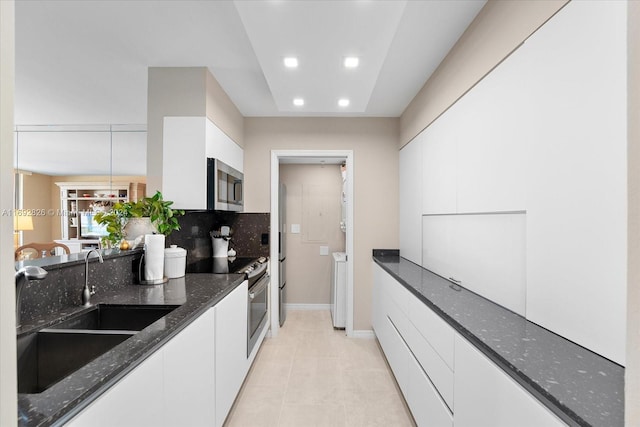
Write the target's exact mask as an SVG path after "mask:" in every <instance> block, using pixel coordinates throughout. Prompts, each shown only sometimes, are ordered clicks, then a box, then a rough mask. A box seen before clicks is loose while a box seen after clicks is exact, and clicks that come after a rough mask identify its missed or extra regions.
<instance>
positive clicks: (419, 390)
mask: <svg viewBox="0 0 640 427" xmlns="http://www.w3.org/2000/svg"><path fill="white" fill-rule="evenodd" d="M407 362H408V364H407V371H408V377H409V381H408V383H409V384H408V390H407V392H406V393H405V399H406V400H407V404H408V405H409V408H411V413H412V414H413V418H414V420H415V421H416V424H418V425H419V426H430V427H452V426H453V417H452V414H451V412H450V411H449V409H448V408H447V407H446V406H445V405H444V403H443V402H442V400H441V398H440V394H439V393H438V389H436V388H435V387H434V385H433V383H432V382H431V380H430V379H429V377H428V376H427V374H426V373H425V372H424V371H423V369H422V366H421V365H420V363H418V361H417V360H416V359H415V358H414V357H411V356H409V358H408V361H407Z"/></svg>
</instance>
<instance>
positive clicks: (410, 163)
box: [399, 134, 424, 264]
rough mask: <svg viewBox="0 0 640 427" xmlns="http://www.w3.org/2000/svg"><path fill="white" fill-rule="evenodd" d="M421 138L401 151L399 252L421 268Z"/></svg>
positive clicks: (418, 137)
mask: <svg viewBox="0 0 640 427" xmlns="http://www.w3.org/2000/svg"><path fill="white" fill-rule="evenodd" d="M423 139H424V136H423V134H420V135H418V136H416V137H415V139H414V140H413V141H411V142H410V143H409V144H407V145H405V146H404V147H403V148H402V150H400V189H399V197H400V252H401V253H402V256H403V257H404V258H406V259H408V260H409V261H412V262H414V263H416V264H420V261H421V259H422V240H421V239H420V233H419V232H418V230H420V229H421V228H422V144H423Z"/></svg>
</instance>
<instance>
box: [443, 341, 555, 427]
mask: <svg viewBox="0 0 640 427" xmlns="http://www.w3.org/2000/svg"><path fill="white" fill-rule="evenodd" d="M455 353H456V356H455V359H456V362H455V364H456V373H455V387H454V390H455V393H454V399H455V402H456V407H455V412H454V424H455V426H456V427H466V426H469V427H485V426H486V427H501V426H504V427H512V426H518V427H555V426H564V425H565V424H564V423H563V422H562V421H561V420H560V419H559V418H558V417H557V416H556V415H554V414H553V413H552V412H551V411H550V410H549V409H547V408H546V407H545V406H543V405H542V404H541V403H540V402H539V401H538V400H537V399H536V398H534V397H533V396H532V395H531V394H529V393H528V392H527V391H526V390H524V389H523V388H522V386H520V385H519V384H517V383H516V382H515V381H514V380H513V379H512V378H511V377H510V376H509V375H507V374H506V373H505V372H504V371H502V370H501V369H500V368H498V367H497V366H496V365H495V364H494V363H493V362H491V361H490V360H489V359H488V358H487V357H486V356H484V355H483V354H482V353H480V351H478V350H477V349H476V348H475V347H473V346H472V345H471V344H470V343H469V342H468V341H467V340H466V339H464V338H462V337H460V336H456V351H455Z"/></svg>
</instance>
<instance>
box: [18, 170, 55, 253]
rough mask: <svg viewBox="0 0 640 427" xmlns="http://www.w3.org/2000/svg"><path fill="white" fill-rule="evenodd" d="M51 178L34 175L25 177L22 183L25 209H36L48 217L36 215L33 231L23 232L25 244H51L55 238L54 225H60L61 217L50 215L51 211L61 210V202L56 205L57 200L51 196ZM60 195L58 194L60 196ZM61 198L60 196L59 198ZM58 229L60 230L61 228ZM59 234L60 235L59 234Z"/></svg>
mask: <svg viewBox="0 0 640 427" xmlns="http://www.w3.org/2000/svg"><path fill="white" fill-rule="evenodd" d="M51 178H52V177H51V176H49V175H41V174H37V173H33V174H31V175H24V178H23V181H22V185H23V188H22V204H23V207H24V209H34V210H35V212H45V213H46V215H35V216H34V217H33V231H24V232H23V240H22V241H23V242H24V243H32V242H38V243H39V242H50V241H52V240H53V239H54V238H56V239H59V238H60V237H54V234H53V231H54V230H55V229H56V227H55V226H54V224H59V223H60V221H59V217H57V216H54V215H49V213H50V212H49V210H50V209H59V208H60V201H59V199H58V203H57V204H56V203H55V200H56V199H55V198H54V197H53V195H52V194H51ZM59 194H60V193H56V195H59ZM58 197H59V196H58ZM57 228H60V227H59V226H58V227H57ZM58 234H59V233H58Z"/></svg>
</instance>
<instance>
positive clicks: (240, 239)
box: [167, 211, 270, 263]
mask: <svg viewBox="0 0 640 427" xmlns="http://www.w3.org/2000/svg"><path fill="white" fill-rule="evenodd" d="M179 222H180V230H178V231H174V232H173V233H171V235H169V236H168V237H167V245H178V246H179V247H181V248H184V249H186V250H187V263H192V262H193V261H194V260H197V259H200V258H208V257H210V256H212V254H213V246H212V244H211V236H210V235H209V232H210V231H212V230H219V229H220V227H221V226H223V225H228V226H229V227H231V229H232V230H233V235H232V238H231V242H230V244H229V248H233V249H235V251H236V254H237V256H239V257H251V256H256V257H258V256H265V257H268V256H269V240H268V235H269V229H270V227H269V225H270V215H269V213H235V212H223V211H187V212H186V213H185V215H184V216H182V217H180V218H179ZM263 234H266V235H267V239H266V243H263Z"/></svg>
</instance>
